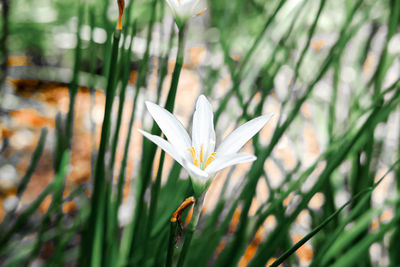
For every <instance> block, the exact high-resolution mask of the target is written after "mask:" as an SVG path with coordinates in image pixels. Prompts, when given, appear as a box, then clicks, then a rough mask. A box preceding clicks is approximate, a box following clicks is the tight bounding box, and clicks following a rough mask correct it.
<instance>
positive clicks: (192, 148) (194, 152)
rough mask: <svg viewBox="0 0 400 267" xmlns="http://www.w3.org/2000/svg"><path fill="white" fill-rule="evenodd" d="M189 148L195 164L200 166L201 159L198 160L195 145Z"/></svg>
mask: <svg viewBox="0 0 400 267" xmlns="http://www.w3.org/2000/svg"><path fill="white" fill-rule="evenodd" d="M188 150H189V151H190V153H191V154H192V158H193V164H194V165H195V166H196V167H199V166H200V164H199V161H198V160H197V157H196V151H195V150H194V147H191V148H188Z"/></svg>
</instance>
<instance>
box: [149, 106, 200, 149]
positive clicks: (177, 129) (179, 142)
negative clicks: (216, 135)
mask: <svg viewBox="0 0 400 267" xmlns="http://www.w3.org/2000/svg"><path fill="white" fill-rule="evenodd" d="M146 106H147V109H148V110H149V112H150V114H151V116H152V117H153V119H154V120H155V121H156V122H157V124H158V126H159V127H160V129H161V131H162V132H163V133H164V134H165V136H166V137H167V139H168V141H169V142H170V143H171V144H172V145H173V146H174V148H175V150H176V151H178V152H179V154H182V153H183V151H187V149H188V148H190V147H191V146H192V142H191V140H190V137H189V135H188V133H187V132H186V130H185V128H184V127H183V125H182V123H181V122H180V121H179V120H178V119H177V118H175V116H174V115H172V114H171V113H170V112H169V111H168V110H166V109H164V108H162V107H160V106H159V105H156V104H154V103H151V102H148V101H146ZM180 151H182V152H180Z"/></svg>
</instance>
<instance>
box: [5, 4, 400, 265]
mask: <svg viewBox="0 0 400 267" xmlns="http://www.w3.org/2000/svg"><path fill="white" fill-rule="evenodd" d="M207 6H208V10H207V12H206V13H205V14H204V15H203V16H201V17H200V18H197V17H196V18H193V19H192V20H191V21H190V22H189V23H188V24H185V25H184V26H182V27H180V28H179V30H178V28H177V27H176V25H175V24H174V23H173V24H172V25H171V24H169V23H171V22H170V20H171V12H170V11H169V10H168V9H167V8H168V6H167V5H166V3H165V2H164V0H152V1H139V0H136V1H133V0H131V1H130V2H127V3H126V6H125V12H124V23H123V29H122V30H121V31H120V30H115V29H114V28H115V20H116V18H117V15H118V8H117V1H113V2H110V3H108V2H107V1H100V0H95V1H91V2H88V1H39V2H35V1H28V0H18V1H16V2H14V1H11V7H10V8H11V12H10V14H9V17H8V20H7V21H6V20H4V21H2V23H1V26H2V27H3V28H4V26H5V27H6V28H7V29H8V30H9V31H5V32H3V33H1V34H2V35H3V36H2V38H3V39H2V40H7V42H6V44H7V49H5V48H3V49H2V53H10V52H28V53H29V52H32V51H31V49H32V47H35V49H36V47H37V49H38V50H37V51H35V53H38V54H39V56H40V57H42V58H44V59H46V57H49V55H52V54H59V55H60V56H61V58H62V60H61V61H60V62H61V64H62V65H63V66H67V67H71V64H69V61H72V62H73V63H74V64H73V67H72V79H71V82H70V85H69V92H70V104H69V111H68V113H67V114H66V115H61V114H58V115H57V117H56V127H55V137H56V140H55V145H54V148H53V149H54V170H55V178H54V179H53V181H52V182H51V183H50V184H49V185H48V186H47V187H46V188H44V189H43V191H42V192H41V193H40V195H39V196H38V197H37V198H36V199H35V200H34V201H33V202H32V203H31V204H29V205H28V206H26V207H24V208H23V209H22V210H12V211H10V212H9V213H8V214H7V215H6V217H5V218H4V219H3V222H2V224H1V227H0V263H1V264H4V266H21V265H27V264H31V263H32V262H33V261H35V259H37V258H40V254H41V250H42V249H43V246H44V245H45V244H47V243H51V244H53V245H54V247H55V249H54V251H53V252H52V255H51V256H50V257H49V258H48V259H46V261H45V263H44V265H46V266H63V265H66V264H73V265H77V266H121V267H122V266H164V265H165V266H194V267H196V266H199V267H200V266H237V265H239V263H240V264H246V265H247V266H254V267H257V266H265V265H266V264H267V263H269V264H271V266H278V265H279V264H281V263H283V264H286V265H287V266H299V265H300V263H301V264H303V263H304V259H303V258H302V255H301V253H299V252H300V251H301V250H302V249H304V248H305V246H308V248H312V250H311V253H312V256H311V258H309V259H308V261H307V262H306V264H307V265H311V266H381V262H382V261H387V263H384V264H385V265H388V266H398V265H399V264H400V259H399V255H398V244H397V241H398V239H399V237H400V228H399V221H400V219H399V218H400V201H399V193H400V165H399V164H398V162H399V158H400V157H399V156H400V142H399V140H398V139H399V132H398V131H399V118H398V117H399V103H400V83H399V81H400V77H399V75H398V60H399V52H398V51H396V49H394V47H395V46H396V45H397V46H398V45H400V44H399V40H398V33H397V32H398V28H399V22H400V12H399V10H400V9H399V6H400V1H399V0H393V1H368V0H357V1H346V0H341V1H326V0H318V1H317V0H315V1H290V0H269V1H258V0H253V1H243V0H234V1H232V0H218V1H217V0H213V1H208V3H207ZM41 8H42V9H43V8H47V9H49V10H52V12H55V14H57V16H56V17H55V18H53V19H52V20H51V21H48V22H41V21H40V18H38V17H37V16H38V14H31V13H34V12H30V10H41ZM72 17H75V20H74V19H72ZM71 19H72V20H71ZM71 21H75V22H76V24H74V23H71ZM71 24H72V26H74V27H72V26H71ZM84 29H89V31H90V34H89V38H81V37H82V36H83V35H84V34H85V32H83V31H84ZM96 29H97V30H98V29H103V30H104V34H105V36H106V40H105V41H104V42H99V41H98V40H97V39H96V36H95V32H96ZM166 29H172V31H171V32H168V34H167V33H166V32H164V31H165V30H166ZM64 31H67V32H68V33H69V34H71V35H72V36H75V38H76V40H77V42H76V46H75V47H74V48H73V49H72V48H71V49H67V48H65V47H64V48H63V47H62V45H60V44H59V43H57V40H54V38H53V37H54V36H53V35H54V34H56V33H60V32H64ZM97 32H98V31H97ZM155 33H156V34H155ZM175 35H176V37H177V38H175ZM155 36H158V37H157V38H155ZM4 38H5V39H4ZM396 38H397V39H396ZM127 40H128V41H129V45H126V42H128V41H127ZM193 40H196V42H198V41H199V40H201V43H202V44H205V46H206V47H207V59H206V61H208V63H210V64H208V63H207V64H206V63H202V64H200V65H196V64H194V66H189V67H186V66H185V64H184V63H185V62H186V60H188V57H185V48H188V47H190V46H194V44H193V42H192V41H193ZM138 41H139V42H138ZM141 44H144V45H141ZM154 44H157V45H159V46H157V45H154ZM57 45H58V46H59V47H58V48H57ZM152 45H153V46H154V47H155V48H154V47H153V46H152ZM175 48H176V54H174V56H176V58H175V61H174V63H175V64H174V70H173V72H172V75H171V81H170V84H169V86H167V89H165V90H164V89H163V88H164V87H165V86H163V84H164V82H165V81H166V80H167V79H166V78H167V77H168V73H169V72H168V63H169V60H171V59H172V52H173V51H175V50H174V49H175ZM157 49H158V51H156V52H155V50H157ZM60 51H61V52H60ZM186 55H187V54H186ZM235 55H239V57H238V58H235V57H234V56H235ZM156 60H157V62H158V65H157V66H158V68H157V69H156V70H154V68H153V67H154V65H156V64H155V63H154V62H156ZM374 60H375V62H376V63H375V65H374V63H373V62H374ZM44 61H45V62H46V60H44ZM371 62H372V63H371ZM136 65H137V66H138V69H137V71H138V76H137V80H136V84H135V86H129V85H128V81H129V79H130V74H131V71H132V66H136ZM85 66H86V67H85ZM371 66H372V67H371ZM185 68H192V69H191V71H194V72H195V73H198V74H199V77H200V81H201V88H202V89H201V91H202V92H204V93H205V94H206V95H207V97H208V98H209V99H210V100H211V102H212V103H213V108H214V110H215V115H214V120H215V127H216V130H217V133H218V134H219V136H218V138H219V137H220V136H222V134H223V133H224V132H225V129H226V128H229V127H231V126H233V125H234V124H242V123H243V122H244V121H247V120H249V119H251V118H254V117H256V116H260V115H262V114H265V113H267V110H270V109H273V105H275V107H277V108H276V110H278V112H277V113H276V114H275V116H276V120H275V122H276V125H274V127H275V128H274V130H273V132H272V133H271V137H270V138H269V139H268V143H267V144H265V142H264V140H263V137H262V136H257V137H255V138H254V139H253V142H252V144H251V148H252V149H253V151H254V154H255V155H256V156H257V158H258V159H257V160H256V161H255V162H254V163H253V164H252V165H251V167H250V169H249V170H248V171H246V172H242V174H240V177H239V179H240V181H241V182H240V183H236V184H234V182H233V179H229V178H233V176H235V175H236V176H238V175H239V174H238V172H236V168H235V167H233V168H232V169H231V170H230V171H229V172H228V173H227V174H226V173H224V174H222V175H221V176H223V177H225V176H226V177H227V179H226V181H225V182H224V183H223V185H222V189H221V191H220V193H219V195H217V196H210V195H206V199H207V198H211V197H212V198H214V199H215V207H213V208H212V209H209V210H206V212H205V213H203V214H201V216H200V219H199V221H198V224H197V220H196V219H195V220H192V221H191V223H190V224H189V226H187V227H184V229H181V223H182V225H184V222H185V219H186V217H187V216H189V215H188V214H189V212H188V209H187V210H185V211H184V212H183V213H182V221H181V222H180V221H179V222H175V221H170V218H171V216H172V214H173V213H174V211H175V210H176V209H177V208H178V207H179V206H180V204H181V203H182V202H183V201H184V200H185V199H186V198H187V197H190V196H194V195H195V194H194V193H195V192H193V187H192V184H191V181H190V180H189V179H181V178H180V177H182V176H185V177H184V178H187V173H185V172H183V171H182V172H181V166H180V165H179V164H178V163H174V164H173V166H172V167H171V168H166V166H164V165H165V153H164V152H161V153H160V154H161V155H160V157H157V156H156V152H157V149H158V148H157V147H156V146H155V145H154V144H153V143H151V142H150V141H148V140H147V139H144V140H143V143H142V146H141V151H142V153H141V155H135V159H134V160H135V165H137V170H136V169H135V172H134V175H133V178H132V180H131V196H130V198H131V200H132V201H131V205H130V206H129V209H130V211H131V212H130V213H131V218H130V220H129V222H127V223H124V224H123V223H121V222H120V221H119V219H118V215H119V212H121V206H122V205H123V204H122V203H123V190H124V188H125V187H127V184H128V178H129V177H130V175H131V174H130V173H127V165H128V160H129V151H130V150H131V149H133V148H132V146H133V144H132V142H131V141H132V140H131V138H132V136H135V135H138V133H137V132H136V131H135V130H134V127H133V125H134V123H135V122H136V121H138V120H141V122H143V124H142V125H145V127H144V128H147V126H148V125H149V124H147V123H146V122H145V120H144V119H143V118H139V116H138V114H141V113H140V110H141V108H142V106H143V102H142V101H143V98H145V100H147V98H151V96H150V94H151V93H149V90H148V89H149V88H150V86H151V85H150V83H151V82H150V79H151V77H152V75H153V72H155V74H156V75H155V76H156V77H157V80H156V86H155V87H156V90H154V91H153V96H154V98H153V99H156V102H157V103H159V104H160V105H162V106H164V107H165V108H166V109H167V110H169V111H170V112H172V113H173V112H174V107H175V105H176V99H177V97H179V96H180V94H182V92H181V91H180V87H179V86H178V85H179V82H180V81H181V80H182V77H181V76H182V75H183V74H182V72H181V70H182V69H185ZM86 71H89V72H90V75H89V76H88V77H90V79H89V82H88V84H89V87H90V90H91V95H92V98H93V96H94V86H95V85H96V84H99V82H98V80H100V78H99V77H100V76H102V77H104V78H105V80H106V84H104V85H103V87H104V88H105V92H104V94H105V96H106V103H105V109H104V118H103V124H102V127H101V140H100V146H99V148H98V149H97V147H95V148H94V150H93V151H92V156H93V160H92V162H93V163H94V164H93V168H92V177H91V178H92V179H91V181H90V182H89V183H90V184H91V185H90V186H88V187H89V188H91V189H92V190H91V193H90V194H89V197H87V195H86V193H87V192H86V191H87V190H85V186H81V187H78V188H77V189H76V190H75V191H73V192H72V193H71V194H70V195H69V196H67V197H65V196H64V195H63V192H64V184H65V181H66V179H67V176H68V172H69V169H70V167H71V166H70V153H71V152H70V151H71V150H73V148H74V144H73V138H72V137H73V136H74V133H73V129H74V112H75V106H76V103H75V102H76V96H77V93H78V86H79V85H80V82H81V79H80V77H82V76H83V74H85V72H86ZM135 71H136V69H135ZM288 73H289V74H288ZM394 73H395V74H394ZM225 76H228V77H229V83H230V84H229V86H228V88H227V89H226V90H225V91H224V92H223V93H222V94H221V93H220V92H219V91H218V90H219V89H220V88H219V86H218V84H219V83H220V81H221V80H222V79H223V78H224V77H225ZM153 77H154V75H153ZM282 77H283V79H284V82H283V83H282V82H279V81H281V80H282ZM100 83H101V81H100ZM130 90H133V92H130ZM154 92H156V93H154ZM128 93H131V94H128ZM117 97H118V100H119V101H118V106H117V105H116V101H115V100H116V98H117ZM128 97H131V98H130V100H131V101H130V102H128V101H127V99H128ZM92 100H93V99H92ZM127 103H131V105H130V106H128V105H127ZM162 103H165V104H162ZM91 105H93V103H91ZM193 106H194V103H193ZM307 108H308V109H310V110H311V112H309V113H311V114H308V115H307V111H305V109H307ZM114 110H115V111H116V112H115V113H114ZM124 110H128V114H129V123H127V125H128V130H127V132H128V133H127V136H126V138H125V139H123V138H121V137H120V136H121V127H122V125H123V123H124V120H123V113H124ZM184 115H185V120H190V118H191V115H190V114H184ZM310 125H311V126H312V127H311V128H313V132H314V133H315V135H316V137H315V138H314V139H317V140H315V142H316V143H317V144H319V146H318V147H319V151H318V153H317V154H318V155H316V156H315V155H314V156H313V157H311V159H310V158H307V155H306V151H304V147H305V146H306V145H305V142H306V141H304V139H305V138H306V137H305V136H304V133H303V132H304V131H305V128H307V127H308V126H310ZM393 127H394V128H396V129H395V130H391V129H392V128H393ZM148 128H149V131H151V133H152V134H155V135H160V134H161V130H160V129H159V128H158V126H157V124H156V123H154V122H153V124H152V125H150V127H148ZM382 132H384V133H382ZM393 132H395V133H394V134H393ZM47 133H48V130H47V129H43V130H42V133H41V135H40V139H39V141H38V144H37V147H36V149H35V151H34V153H33V154H32V157H31V161H30V165H29V166H28V168H27V170H26V174H25V175H24V176H23V178H22V179H21V181H20V184H19V185H18V197H20V196H21V195H22V194H23V193H24V191H26V190H25V189H26V187H27V184H28V183H29V181H30V178H31V176H32V174H33V173H34V171H35V169H36V167H37V164H38V162H39V159H40V157H41V154H42V151H43V150H44V149H45V144H46V142H49V140H48V139H49V137H48V136H47V135H48V134H47ZM93 135H94V134H93ZM393 136H394V137H393ZM392 139H396V140H395V141H393V140H392ZM285 142H289V143H290V145H289V146H290V147H291V149H292V152H293V151H294V154H295V156H294V161H295V162H294V164H292V165H293V166H291V167H288V166H285V163H284V162H283V160H282V158H280V157H279V147H280V146H282V145H284V143H285ZM394 144H395V145H394ZM136 145H137V144H136ZM118 148H122V149H121V150H122V151H123V155H122V160H121V162H119V161H118V160H117V156H116V155H117V149H118ZM87 149H92V148H91V147H88V148H87ZM269 163H273V165H276V166H278V167H277V168H278V172H279V174H280V175H281V176H282V177H283V178H282V179H281V180H280V181H279V182H278V184H277V185H276V184H274V181H273V180H274V177H273V176H274V175H273V174H272V173H271V170H270V169H268V166H270V165H269ZM156 165H157V166H158V169H155V168H154V166H156ZM382 170H386V172H385V174H384V175H382ZM153 173H154V175H153ZM116 174H117V175H116ZM153 176H154V177H155V179H153ZM221 176H219V177H218V179H223V177H221ZM164 178H165V179H164ZM383 181H388V183H389V184H390V186H389V187H391V190H388V192H385V193H384V194H386V197H385V198H384V201H381V202H379V203H377V202H376V201H374V199H373V195H374V194H375V192H377V191H378V190H377V188H378V187H379V186H382V183H383ZM260 184H265V185H266V186H264V187H260ZM232 188H233V189H232ZM259 188H262V189H261V190H263V191H262V192H261V195H263V196H264V197H263V198H262V199H263V201H262V202H261V201H260V200H258V201H259V202H258V205H255V204H254V201H255V200H254V199H256V198H257V197H258V198H259V197H260V196H259V194H260V192H259V191H260V189H259ZM213 192H214V191H213ZM381 194H382V193H381ZM48 196H51V197H52V201H51V204H50V207H49V208H48V210H47V212H46V213H45V214H43V215H39V214H38V212H37V210H38V208H39V206H40V205H41V203H42V202H43V201H44V200H45V198H46V197H48ZM318 196H323V201H322V202H321V203H320V204H321V205H320V206H319V207H318V208H313V207H312V206H311V204H310V202H312V200H313V199H315V198H317V197H318ZM343 196H345V197H344V200H343ZM87 198H89V200H88V199H87ZM71 199H73V200H75V202H76V203H77V206H78V211H77V214H76V215H75V216H73V217H67V216H65V215H64V214H63V212H62V205H63V203H65V202H67V201H69V200H71ZM290 199H291V201H290ZM288 200H289V204H287V201H288ZM202 201H203V199H202V197H200V199H199V202H202ZM201 205H202V204H198V203H196V204H194V216H193V217H194V218H197V217H196V216H197V215H199V214H200V213H201ZM388 210H390V211H391V212H392V213H391V214H392V216H391V217H390V218H389V219H387V220H383V219H381V220H380V221H379V220H378V219H377V218H380V217H381V215H382V213H383V212H385V211H388ZM304 214H307V218H308V222H307V223H306V226H305V225H304V224H300V223H298V221H299V220H300V218H302V216H303V215H304ZM303 217H304V216H303ZM271 219H273V220H274V222H275V224H274V225H273V226H272V227H270V228H267V226H266V223H267V222H268V221H269V220H271ZM376 220H378V221H379V226H377V227H372V225H373V224H374V223H375V222H376ZM260 229H262V233H263V234H262V235H260ZM299 229H300V230H299ZM294 234H300V235H301V238H299V239H298V240H295V241H293V240H294V238H293V236H294ZM28 236H30V238H24V239H23V237H28ZM22 239H23V240H22ZM386 240H390V242H386ZM373 246H378V247H379V248H380V249H381V251H383V252H382V254H383V255H384V256H382V257H381V258H379V255H374V251H375V250H374V249H373ZM296 253H297V256H296ZM240 266H243V265H240Z"/></svg>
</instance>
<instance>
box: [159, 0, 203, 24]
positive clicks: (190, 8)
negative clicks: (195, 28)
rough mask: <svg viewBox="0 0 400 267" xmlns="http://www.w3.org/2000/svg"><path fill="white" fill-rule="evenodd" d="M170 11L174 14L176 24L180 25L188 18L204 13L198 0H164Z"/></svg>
mask: <svg viewBox="0 0 400 267" xmlns="http://www.w3.org/2000/svg"><path fill="white" fill-rule="evenodd" d="M166 1H167V3H168V5H169V6H170V8H171V9H172V13H173V14H174V17H175V20H176V24H177V25H178V27H181V26H182V25H183V24H185V23H186V21H187V20H188V19H190V18H191V17H193V16H195V15H197V16H200V15H201V14H203V13H204V11H205V9H203V10H201V8H200V5H199V3H200V0H166Z"/></svg>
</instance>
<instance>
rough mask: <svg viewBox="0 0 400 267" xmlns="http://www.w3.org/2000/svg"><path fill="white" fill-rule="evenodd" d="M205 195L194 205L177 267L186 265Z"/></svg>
mask: <svg viewBox="0 0 400 267" xmlns="http://www.w3.org/2000/svg"><path fill="white" fill-rule="evenodd" d="M204 195H205V193H203V194H202V195H201V196H200V197H199V198H198V199H197V201H196V203H195V204H194V207H193V215H192V219H191V220H190V224H189V226H188V228H187V230H186V233H185V240H184V241H183V246H182V250H181V255H179V260H178V264H177V266H184V264H185V259H186V255H187V253H188V250H189V246H190V243H191V242H192V237H193V233H194V231H195V230H196V228H197V223H198V222H199V218H200V213H201V209H202V208H203V203H204Z"/></svg>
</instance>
